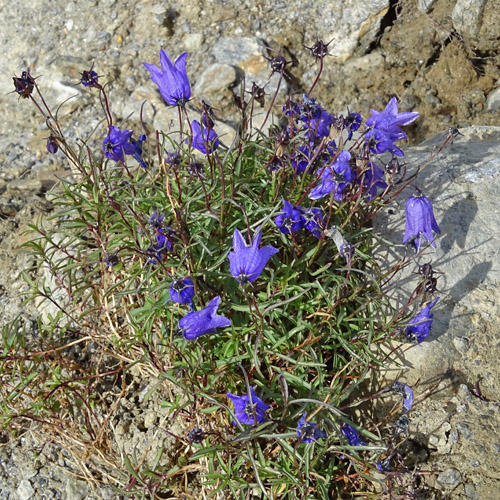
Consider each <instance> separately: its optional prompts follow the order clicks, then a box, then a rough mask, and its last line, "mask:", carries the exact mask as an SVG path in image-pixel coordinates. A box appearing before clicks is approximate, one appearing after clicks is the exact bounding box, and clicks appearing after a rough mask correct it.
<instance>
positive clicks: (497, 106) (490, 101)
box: [486, 87, 500, 111]
mask: <svg viewBox="0 0 500 500" xmlns="http://www.w3.org/2000/svg"><path fill="white" fill-rule="evenodd" d="M486 109H487V110H488V111H498V110H500V87H499V88H497V89H495V90H492V91H491V92H490V93H489V94H488V98H487V99H486Z"/></svg>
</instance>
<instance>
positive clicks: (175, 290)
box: [169, 278, 194, 304]
mask: <svg viewBox="0 0 500 500" xmlns="http://www.w3.org/2000/svg"><path fill="white" fill-rule="evenodd" d="M169 294H170V299H171V300H172V301H174V302H177V303H178V304H192V303H193V298H194V283H193V280H192V279H191V278H179V279H176V280H174V281H173V282H172V284H171V285H170V288H169Z"/></svg>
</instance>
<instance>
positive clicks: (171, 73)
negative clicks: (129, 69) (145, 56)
mask: <svg viewBox="0 0 500 500" xmlns="http://www.w3.org/2000/svg"><path fill="white" fill-rule="evenodd" d="M186 58H187V52H184V54H182V55H180V56H179V57H178V58H177V60H176V61H175V63H173V64H172V61H171V60H170V57H169V55H168V54H167V53H166V52H165V51H164V50H160V62H161V69H160V68H158V66H155V65H154V64H148V63H142V64H144V66H145V67H146V69H147V70H148V71H149V72H150V73H151V80H153V82H154V83H156V85H158V89H159V90H160V94H161V95H162V97H163V99H165V101H167V103H168V104H170V105H172V106H181V107H182V106H185V105H186V103H187V102H188V101H189V98H190V97H191V87H190V86H189V79H188V76H187V73H186Z"/></svg>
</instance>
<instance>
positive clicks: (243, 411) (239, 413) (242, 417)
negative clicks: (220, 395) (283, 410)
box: [226, 387, 270, 426]
mask: <svg viewBox="0 0 500 500" xmlns="http://www.w3.org/2000/svg"><path fill="white" fill-rule="evenodd" d="M226 395H227V397H228V398H229V399H230V400H231V401H232V402H233V405H234V414H235V416H236V419H237V420H238V421H239V422H241V423H242V424H246V425H254V424H262V423H264V422H265V421H266V411H267V410H269V408H270V406H269V405H268V404H266V403H264V401H262V399H260V398H259V396H257V394H256V393H255V390H254V388H253V387H250V396H249V395H248V394H245V395H244V396H236V395H234V394H231V393H230V392H228V393H227V394H226ZM250 400H251V401H250ZM233 425H234V426H236V422H235V421H234V420H233Z"/></svg>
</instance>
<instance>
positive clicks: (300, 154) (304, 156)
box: [292, 146, 314, 175]
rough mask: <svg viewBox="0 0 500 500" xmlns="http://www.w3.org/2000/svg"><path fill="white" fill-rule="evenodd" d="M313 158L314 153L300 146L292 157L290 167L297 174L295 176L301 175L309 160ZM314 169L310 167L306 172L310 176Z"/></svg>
mask: <svg viewBox="0 0 500 500" xmlns="http://www.w3.org/2000/svg"><path fill="white" fill-rule="evenodd" d="M313 156H314V151H313V150H312V149H311V148H310V147H308V146H300V147H299V148H298V149H297V151H296V152H295V153H294V154H293V157H292V167H293V169H294V170H295V172H297V175H300V174H303V173H304V172H305V171H306V168H307V166H308V165H309V164H310V161H311V158H312V157H313ZM313 169H314V167H313V165H311V166H310V167H309V169H308V171H307V173H308V174H310V173H311V172H312V171H313Z"/></svg>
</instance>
